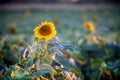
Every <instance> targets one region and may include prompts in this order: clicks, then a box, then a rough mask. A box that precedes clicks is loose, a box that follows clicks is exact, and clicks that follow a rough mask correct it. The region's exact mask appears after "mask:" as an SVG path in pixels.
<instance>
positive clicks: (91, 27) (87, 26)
mask: <svg viewBox="0 0 120 80" xmlns="http://www.w3.org/2000/svg"><path fill="white" fill-rule="evenodd" d="M84 28H85V29H86V30H88V31H91V32H93V31H95V27H94V24H93V23H92V22H86V23H84Z"/></svg>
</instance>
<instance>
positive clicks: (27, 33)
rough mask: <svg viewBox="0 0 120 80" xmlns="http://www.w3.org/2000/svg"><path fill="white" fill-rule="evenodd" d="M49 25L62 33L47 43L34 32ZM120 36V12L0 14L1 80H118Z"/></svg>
mask: <svg viewBox="0 0 120 80" xmlns="http://www.w3.org/2000/svg"><path fill="white" fill-rule="evenodd" d="M45 21H48V22H52V23H53V24H54V25H55V28H56V31H57V33H56V36H55V37H54V38H53V39H52V40H48V41H46V40H45V42H44V40H39V39H36V38H35V37H36V36H35V35H34V34H35V33H34V31H33V30H34V29H35V28H36V26H38V25H41V23H42V22H45ZM87 23H92V25H93V27H94V29H92V30H91V29H90V28H87V29H86V27H85V24H87ZM119 34H120V9H118V8H109V9H83V10H72V9H58V10H56V9H55V10H54V9H53V10H47V9H45V10H44V9H32V10H31V9H25V10H0V80H9V79H10V80H31V79H32V80H118V79H119V77H120V36H119ZM36 43H37V44H36ZM36 45H37V46H36ZM46 45H47V48H45V46H46ZM44 51H45V53H44ZM42 53H44V54H45V56H42V57H41V54H42Z"/></svg>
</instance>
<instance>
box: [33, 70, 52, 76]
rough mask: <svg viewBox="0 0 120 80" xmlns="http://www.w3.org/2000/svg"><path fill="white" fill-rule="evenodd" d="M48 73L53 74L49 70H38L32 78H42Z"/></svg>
mask: <svg viewBox="0 0 120 80" xmlns="http://www.w3.org/2000/svg"><path fill="white" fill-rule="evenodd" d="M47 73H52V71H51V70H49V69H41V70H38V71H37V72H34V73H33V74H32V76H41V75H45V74H47Z"/></svg>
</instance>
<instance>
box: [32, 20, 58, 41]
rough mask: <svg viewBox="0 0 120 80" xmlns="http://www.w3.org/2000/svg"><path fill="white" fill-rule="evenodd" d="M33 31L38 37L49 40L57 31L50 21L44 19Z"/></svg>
mask: <svg viewBox="0 0 120 80" xmlns="http://www.w3.org/2000/svg"><path fill="white" fill-rule="evenodd" d="M34 33H35V36H36V37H37V38H38V39H45V40H50V39H52V38H53V37H54V36H55V35H56V33H57V31H56V29H55V26H54V24H53V23H52V22H47V21H45V22H42V23H41V25H38V26H36V28H35V29H34Z"/></svg>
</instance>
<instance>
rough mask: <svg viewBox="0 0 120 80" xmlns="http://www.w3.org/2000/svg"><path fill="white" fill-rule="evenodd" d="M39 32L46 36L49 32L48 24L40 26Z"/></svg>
mask: <svg viewBox="0 0 120 80" xmlns="http://www.w3.org/2000/svg"><path fill="white" fill-rule="evenodd" d="M39 32H40V34H41V35H43V36H47V35H49V34H50V33H51V29H50V27H49V26H48V25H45V26H42V27H41V28H40V30H39Z"/></svg>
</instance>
